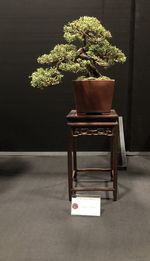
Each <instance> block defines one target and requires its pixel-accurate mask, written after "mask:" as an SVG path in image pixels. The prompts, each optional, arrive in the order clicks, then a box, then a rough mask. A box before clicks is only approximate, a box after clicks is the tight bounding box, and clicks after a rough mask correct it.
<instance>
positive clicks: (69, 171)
mask: <svg viewBox="0 0 150 261" xmlns="http://www.w3.org/2000/svg"><path fill="white" fill-rule="evenodd" d="M68 136H69V137H68V192H69V200H70V201H71V196H72V147H73V146H72V130H71V129H70V128H69V135H68Z"/></svg>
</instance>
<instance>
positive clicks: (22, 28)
mask: <svg viewBox="0 0 150 261" xmlns="http://www.w3.org/2000/svg"><path fill="white" fill-rule="evenodd" d="M149 12H150V2H149V1H146V0H142V1H140V0H137V1H136V5H135V1H133V0H129V1H124V0H92V1H87V0H76V1H74V0H61V1H59V0H55V1H52V0H36V1H33V0H32V1H31V0H22V1H19V0H1V2H0V24H1V26H0V122H1V125H0V150H1V151H63V150H66V141H67V135H66V134H67V130H66V126H65V121H66V120H65V117H66V114H67V113H68V112H69V110H70V109H72V108H73V107H74V103H73V94H72V84H71V79H72V75H68V74H67V75H66V77H65V79H64V80H63V83H62V84H61V85H60V86H56V87H50V88H48V89H45V90H43V91H41V90H37V89H33V88H31V87H30V83H29V81H30V80H29V78H28V76H29V75H30V74H31V73H32V71H33V70H35V69H36V67H37V63H36V58H37V56H39V55H41V54H43V53H47V52H48V51H49V50H50V49H51V48H53V46H54V45H55V44H57V43H61V42H62V41H63V39H62V34H63V25H64V24H65V23H67V22H69V21H72V20H73V19H77V18H79V17H80V16H83V15H88V16H96V17H97V18H99V19H100V20H101V21H102V22H103V24H104V26H105V27H106V28H107V29H109V30H110V31H111V32H112V35H113V39H112V41H113V42H114V44H116V45H117V46H118V47H120V48H121V49H122V50H123V51H124V52H125V53H126V55H127V57H128V59H127V62H126V64H124V65H117V66H116V67H113V68H112V69H111V70H110V74H111V75H113V77H114V78H115V79H116V92H115V97H114V105H113V107H114V108H115V109H116V110H117V112H118V113H119V114H120V115H122V116H123V119H124V128H125V139H126V148H127V150H130V151H142V150H143V151H146V150H150V138H149V133H150V131H149V126H150V118H149V117H148V110H149V103H148V101H149V93H150V91H149V86H148V77H149V70H150V62H149V52H150V51H149V50H150V48H149V44H150V35H149V22H150V17H149ZM88 147H89V144H88V141H87V142H86V146H85V148H84V149H85V150H86V149H88ZM98 147H99V146H98V144H96V143H95V144H94V145H93V149H98ZM102 147H104V146H102Z"/></svg>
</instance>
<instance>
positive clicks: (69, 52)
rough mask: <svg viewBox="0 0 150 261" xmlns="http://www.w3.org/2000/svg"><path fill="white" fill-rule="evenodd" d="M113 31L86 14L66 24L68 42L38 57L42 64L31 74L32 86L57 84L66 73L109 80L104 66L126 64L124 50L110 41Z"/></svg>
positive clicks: (80, 78) (78, 77)
mask: <svg viewBox="0 0 150 261" xmlns="http://www.w3.org/2000/svg"><path fill="white" fill-rule="evenodd" d="M111 37H112V36H111V33H110V32H109V31H108V30H106V29H105V28H104V26H103V25H102V24H101V22H100V21H99V20H98V19H97V18H95V17H88V16H83V17H80V18H79V19H77V20H74V21H73V22H70V23H68V24H67V25H65V26H64V39H65V41H66V43H65V44H58V45H56V46H55V47H54V48H53V50H51V51H50V53H49V54H43V55H42V56H40V57H38V59H37V62H38V63H39V64H41V65H42V66H43V67H41V68H38V69H37V70H36V71H35V72H33V73H32V75H31V76H30V77H31V85H32V86H33V87H37V88H42V87H47V86H50V85H57V84H59V83H60V82H61V80H62V78H63V76H64V75H63V72H72V73H75V74H77V80H108V79H110V78H109V77H107V76H103V75H102V74H101V69H102V68H108V67H110V66H112V65H114V64H115V63H124V62H125V61H126V56H125V55H124V53H123V52H122V51H121V50H120V49H119V48H117V47H116V46H114V45H112V44H111V43H110V42H109V39H110V38H111Z"/></svg>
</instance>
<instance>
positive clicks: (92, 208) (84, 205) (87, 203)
mask: <svg viewBox="0 0 150 261" xmlns="http://www.w3.org/2000/svg"><path fill="white" fill-rule="evenodd" d="M71 215H79V216H80V215H81V216H100V215H101V198H100V197H84V196H82V197H81V196H77V197H72V202H71Z"/></svg>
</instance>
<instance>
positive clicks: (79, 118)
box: [67, 110, 119, 201]
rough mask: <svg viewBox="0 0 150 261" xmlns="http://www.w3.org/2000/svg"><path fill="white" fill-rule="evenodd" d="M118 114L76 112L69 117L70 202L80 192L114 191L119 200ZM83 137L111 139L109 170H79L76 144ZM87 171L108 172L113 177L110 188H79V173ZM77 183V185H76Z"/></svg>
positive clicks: (115, 197)
mask: <svg viewBox="0 0 150 261" xmlns="http://www.w3.org/2000/svg"><path fill="white" fill-rule="evenodd" d="M118 118H119V117H118V114H117V113H116V111H115V110H111V112H110V113H107V114H95V115H93V114H88V115H87V114H80V115H78V114H77V113H76V111H75V110H72V111H70V113H69V114H68V115H67V126H68V129H69V137H68V190H69V200H70V201H71V198H72V195H73V194H74V193H76V192H79V191H112V192H113V199H114V200H115V201H116V200H117V148H118V129H119V128H118V126H119V123H118V122H119V121H118ZM81 136H106V137H108V138H109V139H111V148H110V155H111V160H110V167H109V168H82V169H81V168H80V169H79V168H77V155H76V153H77V151H76V146H75V142H76V139H77V138H79V137H81ZM85 171H88V172H90V171H103V172H104V171H108V172H110V176H111V183H112V186H110V187H99V186H95V187H94V186H90V187H83V188H81V187H78V186H77V176H78V173H79V172H85ZM74 182H75V185H74Z"/></svg>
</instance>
